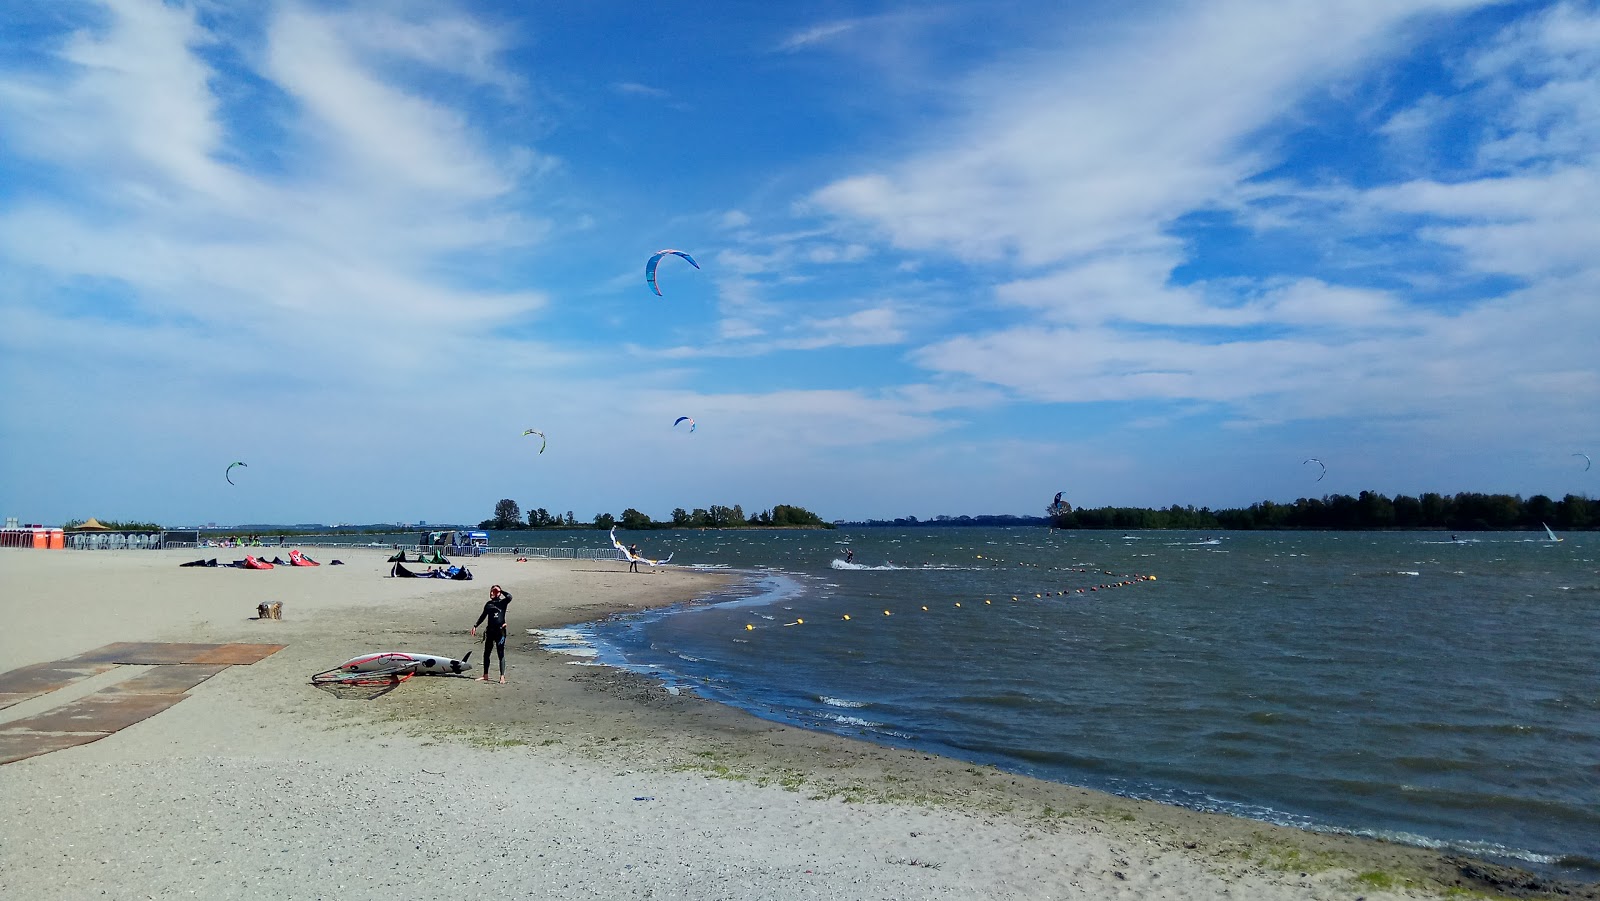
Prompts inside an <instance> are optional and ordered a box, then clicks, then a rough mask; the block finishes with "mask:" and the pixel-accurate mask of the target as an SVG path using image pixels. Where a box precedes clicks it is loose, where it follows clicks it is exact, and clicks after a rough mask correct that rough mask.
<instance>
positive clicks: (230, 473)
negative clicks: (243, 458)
mask: <svg viewBox="0 0 1600 901" xmlns="http://www.w3.org/2000/svg"><path fill="white" fill-rule="evenodd" d="M235 466H243V467H244V468H245V469H249V468H250V466H249V465H248V464H245V463H238V462H234V463H229V464H228V468H227V469H225V470H223V471H222V477H223V478H225V479H227V480H228V484H229V485H232V484H234V481H233V468H234V467H235Z"/></svg>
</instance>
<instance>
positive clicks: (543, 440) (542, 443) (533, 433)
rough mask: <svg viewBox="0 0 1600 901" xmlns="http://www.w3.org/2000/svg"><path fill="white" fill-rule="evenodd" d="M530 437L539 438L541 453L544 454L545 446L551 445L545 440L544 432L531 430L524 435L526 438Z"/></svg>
mask: <svg viewBox="0 0 1600 901" xmlns="http://www.w3.org/2000/svg"><path fill="white" fill-rule="evenodd" d="M529 435H538V436H539V453H541V454H542V453H544V446H545V445H546V444H548V443H549V442H548V441H547V440H545V437H544V432H541V431H539V430H538V429H529V430H527V431H526V432H523V433H522V437H524V438H526V437H528V436H529Z"/></svg>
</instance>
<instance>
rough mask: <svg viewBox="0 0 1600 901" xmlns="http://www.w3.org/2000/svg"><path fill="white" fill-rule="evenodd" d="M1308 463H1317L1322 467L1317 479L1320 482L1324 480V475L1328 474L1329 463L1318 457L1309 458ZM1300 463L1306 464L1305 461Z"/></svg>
mask: <svg viewBox="0 0 1600 901" xmlns="http://www.w3.org/2000/svg"><path fill="white" fill-rule="evenodd" d="M1306 463H1315V464H1317V465H1318V466H1320V467H1322V471H1321V472H1319V473H1317V481H1319V482H1320V481H1322V477H1323V476H1325V475H1327V474H1328V464H1326V463H1324V462H1322V461H1321V460H1318V459H1317V458H1316V457H1309V458H1307V459H1306ZM1300 465H1301V466H1304V465H1305V463H1302V464H1300Z"/></svg>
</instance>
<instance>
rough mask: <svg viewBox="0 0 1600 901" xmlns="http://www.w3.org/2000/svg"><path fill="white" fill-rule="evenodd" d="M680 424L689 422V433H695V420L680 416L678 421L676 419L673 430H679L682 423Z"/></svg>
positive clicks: (673, 422)
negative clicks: (679, 424)
mask: <svg viewBox="0 0 1600 901" xmlns="http://www.w3.org/2000/svg"><path fill="white" fill-rule="evenodd" d="M680 422H687V423H688V424H689V431H691V432H692V431H694V420H693V419H690V418H689V417H687V416H679V417H678V418H677V419H674V420H673V421H672V427H673V428H677V427H678V423H680Z"/></svg>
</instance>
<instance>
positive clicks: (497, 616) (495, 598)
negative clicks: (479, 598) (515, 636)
mask: <svg viewBox="0 0 1600 901" xmlns="http://www.w3.org/2000/svg"><path fill="white" fill-rule="evenodd" d="M510 604H511V592H509V591H506V590H505V589H503V588H501V587H500V586H499V585H491V586H490V587H489V601H488V603H486V604H484V605H483V612H482V613H480V614H478V621H477V622H475V623H473V624H472V628H471V629H469V630H467V631H468V634H471V635H477V634H478V626H480V625H481V626H483V675H481V676H479V677H478V681H479V682H487V681H489V654H490V653H491V652H494V653H498V654H499V655H500V684H501V685H504V684H506V607H508V606H510Z"/></svg>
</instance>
